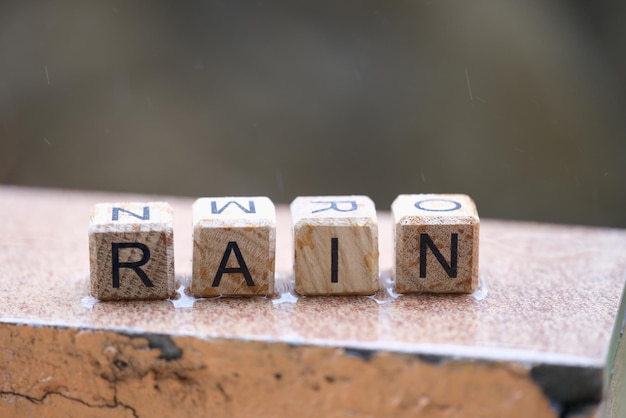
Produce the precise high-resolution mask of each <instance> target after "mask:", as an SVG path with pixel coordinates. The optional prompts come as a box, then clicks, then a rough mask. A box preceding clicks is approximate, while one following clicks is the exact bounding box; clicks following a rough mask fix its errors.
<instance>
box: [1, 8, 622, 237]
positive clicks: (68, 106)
mask: <svg viewBox="0 0 626 418" xmlns="http://www.w3.org/2000/svg"><path fill="white" fill-rule="evenodd" d="M625 12H626V3H625V2H608V1H604V2H602V1H600V2H593V1H581V0H578V1H572V0H561V1H555V2H544V1H480V0H478V1H460V0H458V1H446V0H440V1H435V0H432V1H419V0H413V1H392V2H386V1H382V0H376V1H373V0H366V1H358V2H357V1H325V0H324V1H319V0H318V1H293V0H289V1H287V0H284V1H256V2H253V1H186V2H173V1H168V2H156V1H150V2H122V1H98V2H85V1H47V2H29V1H25V2H17V1H15V2H0V183H4V184H17V185H32V186H44V187H60V188H71V189H89V190H109V191H129V192H139V193H157V194H166V195H185V196H191V197H199V196H220V195H267V196H269V197H271V198H272V199H273V200H274V201H275V202H277V203H287V202H290V201H291V200H292V199H293V198H294V197H295V196H297V195H311V194H366V195H369V196H370V197H372V198H373V199H374V200H375V202H376V204H377V207H378V208H379V209H385V210H388V208H389V205H390V203H391V201H392V200H393V199H394V198H395V196H396V195H398V194H400V193H425V192H439V193H444V192H454V193H466V194H469V195H470V196H472V197H473V198H474V200H475V201H476V202H477V204H478V208H479V212H480V214H481V216H482V217H492V218H504V219H525V220H536V221H549V222H559V223H574V224H585V225H606V226H615V227H626V210H625V209H624V208H625V202H626V164H624V159H625V157H626V117H625V116H626V114H625V111H626V53H625V42H624V41H625V40H626V25H624V21H625V20H624V17H625V16H626V14H625Z"/></svg>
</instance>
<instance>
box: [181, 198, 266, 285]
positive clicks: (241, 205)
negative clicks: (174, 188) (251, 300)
mask: <svg viewBox="0 0 626 418" xmlns="http://www.w3.org/2000/svg"><path fill="white" fill-rule="evenodd" d="M193 224H194V235H193V240H194V249H193V262H192V264H193V267H192V279H191V286H190V291H191V294H192V295H193V296H195V297H215V296H270V295H273V294H274V274H275V264H276V209H275V207H274V204H273V203H272V201H271V200H270V199H269V198H267V197H264V196H254V197H205V198H200V199H198V200H196V202H195V203H194V204H193Z"/></svg>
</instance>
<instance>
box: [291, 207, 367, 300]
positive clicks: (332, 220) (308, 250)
mask: <svg viewBox="0 0 626 418" xmlns="http://www.w3.org/2000/svg"><path fill="white" fill-rule="evenodd" d="M291 217H292V223H293V237H294V272H295V279H296V292H297V293H299V294H301V295H308V296H318V295H372V294H374V293H376V291H378V288H379V284H378V221H377V219H376V207H375V205H374V202H373V201H372V200H371V199H370V198H369V197H367V196H301V197H297V198H296V199H294V201H293V202H292V203H291Z"/></svg>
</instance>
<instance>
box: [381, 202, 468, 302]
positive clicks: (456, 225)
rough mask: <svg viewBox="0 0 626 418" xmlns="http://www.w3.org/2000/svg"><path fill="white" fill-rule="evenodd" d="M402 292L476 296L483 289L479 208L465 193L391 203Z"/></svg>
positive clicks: (396, 261) (399, 288) (396, 268)
mask: <svg viewBox="0 0 626 418" xmlns="http://www.w3.org/2000/svg"><path fill="white" fill-rule="evenodd" d="M391 211H392V215H393V220H394V240H395V252H394V253H395V263H394V265H395V279H396V285H395V290H396V292H398V293H412V292H430V293H472V292H473V291H474V290H475V289H476V288H477V286H478V235H479V228H480V220H479V218H478V212H477V211H476V205H475V204H474V202H473V201H472V199H470V198H469V197H468V196H466V195H459V194H415V195H400V196H398V197H397V198H396V200H395V201H394V202H393V204H392V205H391Z"/></svg>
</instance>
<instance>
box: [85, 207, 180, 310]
mask: <svg viewBox="0 0 626 418" xmlns="http://www.w3.org/2000/svg"><path fill="white" fill-rule="evenodd" d="M172 221H173V212H172V208H171V207H170V205H168V204H167V203H165V202H150V203H100V204H97V205H96V206H94V208H93V209H92V210H91V217H90V222H89V262H90V267H91V274H90V276H91V294H92V296H94V297H96V298H98V299H100V300H139V299H167V298H169V297H172V296H174V295H175V293H176V286H175V280H174V230H173V227H172Z"/></svg>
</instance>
